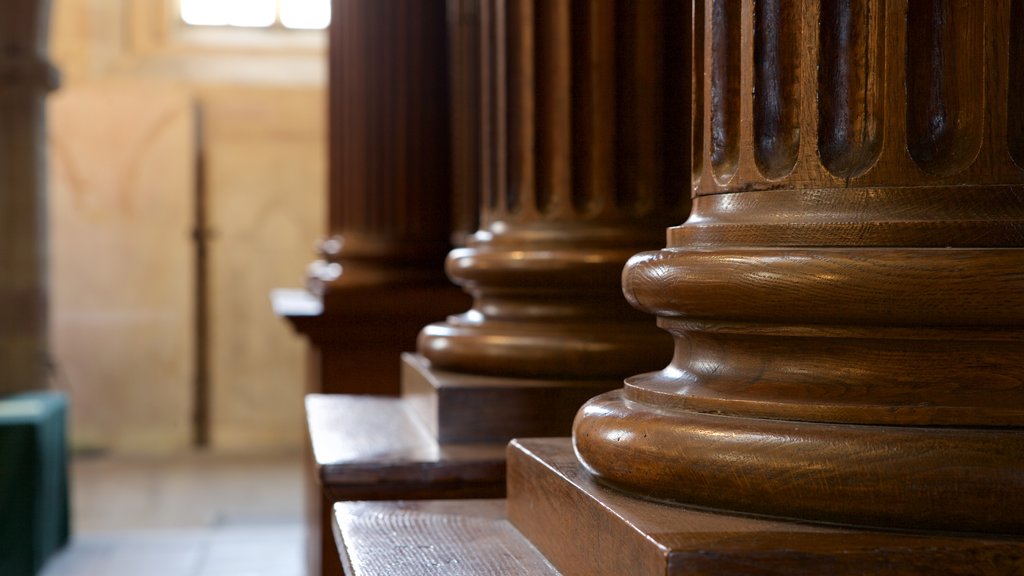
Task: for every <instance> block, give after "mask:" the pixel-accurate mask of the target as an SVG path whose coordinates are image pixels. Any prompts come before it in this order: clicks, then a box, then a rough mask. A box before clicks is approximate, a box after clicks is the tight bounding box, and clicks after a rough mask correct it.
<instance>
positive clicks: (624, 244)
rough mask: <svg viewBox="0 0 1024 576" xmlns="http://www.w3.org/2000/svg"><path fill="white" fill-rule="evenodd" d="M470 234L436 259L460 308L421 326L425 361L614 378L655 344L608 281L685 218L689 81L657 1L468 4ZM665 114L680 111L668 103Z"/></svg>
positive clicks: (517, 373) (683, 17)
mask: <svg viewBox="0 0 1024 576" xmlns="http://www.w3.org/2000/svg"><path fill="white" fill-rule="evenodd" d="M480 14H481V60H482V67H481V96H480V102H481V104H480V109H481V114H482V117H481V126H482V132H481V138H480V140H481V162H482V164H481V167H480V193H481V196H480V204H481V205H480V222H481V224H480V226H481V227H480V230H479V231H478V232H477V233H476V234H475V235H473V236H472V237H471V238H470V239H469V241H468V243H467V246H466V247H465V248H463V249H458V250H455V251H453V252H452V253H451V254H450V255H449V257H448V265H447V269H448V273H449V276H450V277H451V278H452V279H453V280H454V281H455V282H456V283H458V284H460V285H462V286H463V287H464V288H465V289H466V290H467V291H468V292H469V293H470V294H471V295H472V296H473V297H474V301H475V303H474V307H473V309H472V310H471V311H469V312H467V313H465V314H462V315H459V316H454V317H450V318H449V319H448V321H447V322H446V323H442V324H434V325H431V326H428V327H427V328H425V329H424V331H423V332H422V333H421V335H420V340H419V351H420V353H421V354H422V355H424V356H425V357H427V358H428V359H429V360H430V362H431V364H432V365H433V366H435V367H438V368H442V369H446V370H453V371H461V372H469V373H474V374H495V375H501V376H513V377H553V378H569V379H572V378H606V377H612V378H618V377H621V376H622V375H625V374H628V373H630V372H631V371H635V370H638V369H643V368H644V367H645V366H646V367H649V366H650V365H651V362H652V358H653V359H656V358H658V353H659V351H662V352H665V353H666V357H667V350H666V348H665V346H666V344H667V340H664V339H663V338H664V336H662V335H660V334H659V333H658V332H657V331H656V330H654V327H653V325H651V323H650V321H649V320H647V319H645V318H643V317H642V315H637V314H636V313H635V311H633V310H631V309H630V308H629V307H628V306H627V305H626V304H625V303H624V302H623V301H622V297H621V293H620V289H619V277H620V272H621V269H622V265H623V264H624V263H625V261H626V259H627V258H628V257H629V256H630V255H631V254H632V253H634V252H635V251H636V250H638V249H644V247H651V246H657V245H659V244H660V242H661V237H662V232H661V230H662V228H663V226H664V225H666V223H670V222H672V221H673V220H676V221H678V220H679V219H681V218H682V217H684V216H685V214H686V212H687V211H688V208H689V202H688V194H687V190H686V184H685V175H686V173H687V166H688V162H687V158H688V154H689V152H688V147H687V146H688V138H689V113H688V106H686V105H685V102H686V100H687V98H689V93H688V92H687V91H686V90H684V89H683V88H682V87H683V86H684V85H686V86H688V84H686V83H682V82H679V81H678V80H679V79H680V78H682V79H685V78H686V76H687V75H688V73H689V62H688V60H687V59H686V58H681V57H680V55H681V54H683V53H685V51H683V50H680V49H679V45H682V46H683V47H685V46H686V43H687V40H686V38H685V35H684V36H680V35H678V34H677V33H676V32H677V31H678V30H685V29H686V25H685V23H686V22H688V21H689V18H690V14H689V10H686V9H684V7H683V6H676V4H675V3H673V2H665V1H661V0H643V1H600V2H598V1H589V0H486V1H484V2H482V3H481V6H480ZM680 104H681V105H680Z"/></svg>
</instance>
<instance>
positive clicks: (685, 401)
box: [337, 0, 1024, 576]
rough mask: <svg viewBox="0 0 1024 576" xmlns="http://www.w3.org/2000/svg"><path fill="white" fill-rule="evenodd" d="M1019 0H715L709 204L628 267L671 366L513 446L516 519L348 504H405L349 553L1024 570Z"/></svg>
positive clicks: (807, 568)
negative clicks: (669, 345)
mask: <svg viewBox="0 0 1024 576" xmlns="http://www.w3.org/2000/svg"><path fill="white" fill-rule="evenodd" d="M1022 6H1024V3H1021V2H1016V1H1010V0H994V1H989V2H966V1H960V2H956V1H952V0H948V1H943V0H932V1H928V0H920V1H918V0H913V1H911V0H889V1H884V0H846V1H843V2H815V1H813V0H799V1H794V2H787V1H785V0H764V1H757V2H755V1H753V0H746V1H743V2H739V1H733V0H706V1H704V2H698V4H697V5H696V6H695V10H694V18H695V22H696V26H695V27H694V34H693V36H694V38H693V40H694V45H693V52H694V54H693V56H694V63H695V70H694V78H695V79H696V82H695V83H696V88H697V89H696V90H695V91H694V101H693V112H694V114H693V118H694V125H695V127H696V129H695V130H694V135H695V139H694V161H693V171H692V173H693V178H692V182H693V192H694V198H695V200H694V204H693V213H692V214H691V216H690V218H689V220H687V222H686V223H685V224H683V225H681V226H677V227H674V228H671V229H670V230H669V234H668V247H667V248H666V249H664V250H660V251H657V252H646V253H641V254H639V255H637V256H635V257H634V258H633V259H632V260H630V262H629V263H628V264H627V266H626V269H625V271H624V274H623V288H624V291H625V293H626V296H627V298H628V299H629V301H630V302H632V303H633V304H634V305H635V306H637V307H639V308H641V309H643V310H646V311H648V312H651V313H653V314H655V315H656V316H657V317H658V323H659V325H660V326H662V327H663V328H665V329H666V330H668V331H669V332H670V333H671V334H672V335H673V337H674V339H675V342H676V349H675V355H674V358H673V360H672V362H671V363H670V364H669V365H668V366H667V367H666V368H664V369H663V370H661V371H657V372H650V373H645V374H640V375H637V376H634V377H631V378H629V379H627V380H626V384H625V387H624V389H623V390H619V391H615V392H612V393H607V394H604V395H602V396H599V397H598V398H596V399H594V400H592V401H591V402H589V403H588V404H587V405H586V406H584V408H583V409H582V410H581V411H580V413H579V414H578V415H577V419H576V422H575V425H574V438H573V440H572V441H571V442H570V441H569V440H568V439H557V438H554V439H536V440H516V441H513V443H512V444H511V445H510V448H509V452H508V506H507V511H508V520H510V521H511V523H512V524H513V525H514V526H515V527H516V528H517V529H518V533H516V532H511V533H510V532H509V530H508V526H507V524H506V522H505V519H503V518H501V517H500V516H498V515H495V514H494V512H493V508H492V506H494V504H493V502H460V503H454V502H447V503H428V504H424V505H409V504H407V503H376V504H372V503H353V504H349V505H345V506H342V507H339V509H338V510H337V526H338V528H339V530H340V532H341V535H342V538H343V541H344V542H345V543H349V542H358V541H360V539H365V538H368V537H370V536H374V535H379V534H383V533H385V530H388V529H392V530H393V528H392V527H393V526H395V525H396V523H397V522H399V521H401V522H402V523H403V526H407V527H408V528H407V529H405V530H402V531H398V532H397V533H393V536H394V537H393V538H392V539H391V541H395V542H398V544H395V545H390V544H389V541H386V540H384V539H381V538H378V539H377V540H376V541H375V544H376V546H375V548H374V549H373V550H372V551H369V552H367V551H364V550H356V549H354V548H353V547H352V546H346V548H345V553H346V554H347V558H348V561H349V563H350V566H351V567H352V568H353V571H352V574H353V575H356V576H370V575H376V574H383V573H387V570H380V569H378V568H379V567H380V566H384V565H385V563H389V564H387V565H388V566H389V567H390V566H392V565H398V566H400V567H402V568H404V569H405V573H410V574H412V573H416V574H443V573H449V572H450V566H448V565H445V566H443V567H442V568H440V569H438V568H436V567H437V566H441V564H440V562H441V561H442V560H443V559H445V558H451V557H455V558H457V559H459V561H460V565H463V566H465V565H467V564H468V565H469V566H470V568H468V569H466V570H463V571H462V572H461V573H463V574H491V573H501V572H502V571H503V570H505V571H511V570H513V569H514V568H512V569H509V568H506V566H508V565H509V564H510V562H511V561H515V562H516V563H518V564H517V565H527V564H529V565H531V566H536V565H537V558H536V557H535V556H534V552H533V549H531V548H524V547H523V546H522V544H521V541H520V540H519V536H525V537H526V538H527V539H528V540H529V542H530V543H531V544H532V545H533V547H535V548H536V549H537V550H539V551H540V552H541V553H543V554H544V556H545V558H546V560H547V561H549V562H550V563H552V564H553V565H554V566H555V568H557V569H558V571H559V572H560V573H561V574H565V575H566V576H573V575H588V576H589V575H609V576H610V575H621V574H635V575H655V574H657V575H665V574H672V575H676V574H679V575H681V574H722V575H730V574H736V575H746V574H850V575H853V574H936V573H943V574H959V573H963V574H1013V573H1018V572H1020V571H1021V568H1022V566H1024V540H1022V536H1024V524H1022V518H1024V514H1022V512H1024V497H1022V493H1024V492H1022V488H1024V486H1022V484H1024V475H1022V474H1021V471H1022V470H1024V462H1022V458H1024V431H1022V428H1021V427H1022V423H1024V422H1022V418H1021V416H1022V410H1024V381H1022V376H1024V338H1022V335H1024V334H1022V333H1021V326H1022V325H1024V322H1022V320H1024V250H1022V249H1021V248H1022V243H1024V218H1022V217H1024V193H1022V190H1024V188H1022V187H1021V185H1022V183H1024V171H1022V167H1024V155H1022V152H1024V137H1022V136H1024V128H1022V127H1024V115H1022V111H1021V108H1022V104H1021V103H1022V102H1024V98H1022V96H1024V92H1022V90H1024V73H1022V72H1021V69H1020V66H1018V65H1017V60H1019V59H1020V57H1021V56H1022V55H1024V34H1022V32H1021V31H1022V30H1024V26H1022V23H1024V8H1022ZM679 34H680V35H685V34H686V31H685V29H682V30H679ZM448 526H451V527H463V526H472V527H473V528H474V530H475V532H476V533H477V534H487V537H486V538H482V539H483V540H485V543H484V544H478V543H477V540H474V538H473V536H472V535H467V536H465V537H463V538H462V540H461V541H459V542H456V543H455V544H453V543H451V542H448V541H440V540H441V539H436V540H437V545H436V546H434V545H433V544H435V539H432V538H431V537H430V536H429V534H430V533H432V532H433V533H437V532H441V531H442V530H441V529H439V528H438V527H448ZM444 533H446V534H453V533H455V532H454V530H444ZM495 540H497V541H498V542H499V543H500V545H491V544H492V542H493V541H495ZM410 541H411V542H416V543H417V544H419V545H418V546H417V547H416V548H415V551H412V548H413V547H412V546H410V545H409V544H408V543H409V542H410ZM504 550H509V551H512V552H510V553H509V554H508V555H505V554H502V553H501V552H502V551H504ZM438 551H440V552H438ZM356 552H357V553H356ZM354 553H356V554H354ZM508 556H512V557H511V558H509V557H508ZM394 559H397V560H394ZM463 559H466V560H463ZM391 563H394V564H391ZM537 571H538V572H539V573H542V570H541V569H537ZM390 573H396V571H395V570H391V571H390Z"/></svg>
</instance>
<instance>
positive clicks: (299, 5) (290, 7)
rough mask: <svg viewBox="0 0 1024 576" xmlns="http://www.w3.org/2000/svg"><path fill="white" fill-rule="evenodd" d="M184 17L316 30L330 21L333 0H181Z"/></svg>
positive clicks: (201, 21)
mask: <svg viewBox="0 0 1024 576" xmlns="http://www.w3.org/2000/svg"><path fill="white" fill-rule="evenodd" d="M180 6H181V19H182V20H184V21H185V23H186V24H191V25H193V26H240V27H246V28H267V27H270V26H273V25H274V24H276V23H277V22H278V21H280V22H281V24H282V25H283V26H284V27H286V28H297V29H307V30H317V29H323V28H326V27H327V25H328V24H330V22H331V2H330V0H181V5H180Z"/></svg>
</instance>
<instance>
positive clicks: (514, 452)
mask: <svg viewBox="0 0 1024 576" xmlns="http://www.w3.org/2000/svg"><path fill="white" fill-rule="evenodd" d="M508 465H509V470H508V475H509V477H508V517H509V520H510V521H511V522H512V524H513V525H514V526H515V527H516V528H517V529H518V530H519V532H520V533H521V534H522V535H523V536H525V537H526V538H527V539H528V540H529V541H530V542H532V543H533V545H534V546H536V547H537V548H538V549H539V550H540V551H541V552H542V553H543V554H544V555H545V557H546V558H547V559H548V561H550V562H551V563H552V564H553V565H554V566H556V567H557V568H558V569H559V570H561V571H562V573H563V574H565V575H566V576H572V575H584V574H586V575H588V576H605V575H607V576H612V575H615V576H621V575H624V574H629V575H632V576H654V575H658V576H663V575H684V574H686V575H689V574H715V575H718V576H727V575H732V574H734V575H748V574H787V575H794V574H807V575H812V574H813V575H820V574H833V575H844V574H850V575H853V574H874V575H881V574H893V575H895V574H1016V573H1020V572H1021V571H1024V542H1022V541H1021V540H1019V539H1005V540H1002V539H996V538H974V537H969V536H962V537H960V536H950V535H925V534H910V533H897V532H882V531H867V530H857V529H850V528H841V527H823V526H815V525H810V524H800V523H795V522H786V521H781V520H770V519H763V518H752V517H742V516H734V515H729V514H722V513H717V512H713V511H707V510H696V509H692V508H685V507H682V506H678V505H673V504H665V503H660V502H653V501H649V500H643V499H640V498H637V497H635V496H632V495H629V494H626V493H623V492H619V491H616V490H613V489H610V488H608V487H605V486H602V485H600V484H599V483H597V482H596V481H595V480H594V479H593V477H592V476H591V475H590V474H589V473H587V472H586V471H585V470H584V469H583V468H582V466H581V465H580V464H579V462H578V461H577V459H576V457H575V454H574V452H573V448H572V444H571V441H570V440H569V439H568V438H562V439H537V440H521V441H519V440H517V441H513V442H512V444H511V445H510V446H509V452H508Z"/></svg>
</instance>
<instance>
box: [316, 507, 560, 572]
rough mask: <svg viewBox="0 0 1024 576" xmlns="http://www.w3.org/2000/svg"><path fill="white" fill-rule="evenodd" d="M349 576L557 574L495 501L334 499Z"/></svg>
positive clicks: (344, 561)
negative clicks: (370, 500)
mask: <svg viewBox="0 0 1024 576" xmlns="http://www.w3.org/2000/svg"><path fill="white" fill-rule="evenodd" d="M335 514H336V522H337V524H336V527H337V530H338V535H339V543H340V546H341V550H342V562H343V563H344V564H345V570H346V573H347V574H348V575H349V576H405V575H408V576H513V575H522V576H558V574H559V573H558V571H557V570H555V569H554V568H553V567H552V566H551V565H550V564H549V563H548V562H547V561H546V560H544V558H543V557H542V556H541V555H540V554H539V553H538V552H537V550H536V549H535V548H533V547H532V546H531V545H530V544H529V543H528V542H527V541H526V540H525V539H524V538H523V537H522V536H520V535H519V534H517V533H516V531H515V529H513V528H512V526H511V525H510V524H509V523H508V521H507V520H506V519H505V503H504V501H502V500H462V501H435V502H342V503H339V504H338V505H337V507H336V508H335Z"/></svg>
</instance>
